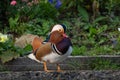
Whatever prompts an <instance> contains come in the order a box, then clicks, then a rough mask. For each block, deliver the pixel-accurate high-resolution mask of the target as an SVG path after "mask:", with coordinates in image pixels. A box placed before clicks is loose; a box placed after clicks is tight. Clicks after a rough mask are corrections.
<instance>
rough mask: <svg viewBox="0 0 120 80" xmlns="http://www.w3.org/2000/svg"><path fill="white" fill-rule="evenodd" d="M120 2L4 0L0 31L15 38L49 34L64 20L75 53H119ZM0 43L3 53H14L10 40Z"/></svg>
mask: <svg viewBox="0 0 120 80" xmlns="http://www.w3.org/2000/svg"><path fill="white" fill-rule="evenodd" d="M119 5H120V1H119V0H106V1H103V0H16V3H15V4H14V5H13V4H12V3H11V2H10V0H1V1H0V8H1V9H0V32H1V33H3V34H12V35H13V40H14V38H16V37H19V36H21V35H23V34H27V33H31V34H35V35H38V36H44V37H46V36H47V34H48V32H49V30H50V28H51V27H52V26H53V25H55V24H57V23H62V24H65V25H66V26H67V34H68V35H69V36H70V38H71V40H72V42H73V48H74V51H73V54H72V55H101V54H102V55H103V54H110V55H113V54H120V47H119V45H120V32H119V31H118V28H119V27H120V6H119ZM3 7H4V8H3ZM13 43H14V41H13ZM0 44H1V45H0V52H1V53H0V55H2V54H5V53H4V51H3V50H5V51H7V52H8V53H13V52H12V51H14V49H13V47H14V46H9V48H6V47H8V45H9V44H10V43H8V44H6V42H5V43H0ZM10 45H11V44H10ZM16 50H17V49H16ZM15 52H16V53H17V54H18V55H16V54H15V56H19V55H20V54H21V53H18V52H17V51H15ZM11 55H12V54H11ZM13 55H14V54H13ZM0 58H1V57H0ZM3 58H4V57H3ZM3 58H1V59H3ZM11 59H12V58H11ZM5 61H6V60H4V61H3V62H5Z"/></svg>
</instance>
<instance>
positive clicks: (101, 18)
mask: <svg viewBox="0 0 120 80" xmlns="http://www.w3.org/2000/svg"><path fill="white" fill-rule="evenodd" d="M106 18H107V17H104V16H101V17H98V18H96V19H95V20H94V21H93V23H97V22H99V21H102V20H104V19H106Z"/></svg>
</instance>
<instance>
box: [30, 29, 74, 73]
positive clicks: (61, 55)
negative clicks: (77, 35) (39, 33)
mask: <svg viewBox="0 0 120 80" xmlns="http://www.w3.org/2000/svg"><path fill="white" fill-rule="evenodd" d="M71 53H72V43H71V40H70V39H69V37H68V36H66V35H65V34H64V33H61V32H59V31H53V32H52V33H51V36H50V39H49V41H48V42H47V43H45V44H42V45H41V46H40V47H39V48H38V49H37V50H36V51H35V52H34V53H31V54H29V55H28V57H29V58H30V59H33V60H35V61H37V62H41V61H42V62H43V67H44V71H47V72H50V70H48V69H47V62H48V63H54V64H57V71H58V72H60V71H62V70H61V68H60V66H59V62H61V61H63V60H65V59H66V58H67V57H68V56H69V55H70V54H71Z"/></svg>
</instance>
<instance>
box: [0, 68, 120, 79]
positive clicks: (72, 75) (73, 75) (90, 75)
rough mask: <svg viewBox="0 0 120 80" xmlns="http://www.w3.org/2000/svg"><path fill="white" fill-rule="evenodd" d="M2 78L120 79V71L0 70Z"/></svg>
mask: <svg viewBox="0 0 120 80" xmlns="http://www.w3.org/2000/svg"><path fill="white" fill-rule="evenodd" d="M0 80H120V71H114V70H103V71H92V70H80V71H65V72H50V73H47V72H44V71H19V72H18V71H17V72H0Z"/></svg>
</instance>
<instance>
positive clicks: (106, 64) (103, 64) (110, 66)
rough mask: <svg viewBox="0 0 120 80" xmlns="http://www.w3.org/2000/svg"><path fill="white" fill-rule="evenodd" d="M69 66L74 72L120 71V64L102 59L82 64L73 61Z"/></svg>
mask: <svg viewBox="0 0 120 80" xmlns="http://www.w3.org/2000/svg"><path fill="white" fill-rule="evenodd" d="M69 66H70V67H71V68H72V69H74V70H83V69H84V70H120V64H118V63H113V62H112V61H111V60H106V59H100V58H98V59H95V60H92V61H91V62H89V61H88V62H85V63H81V64H80V62H79V61H72V62H69Z"/></svg>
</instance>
